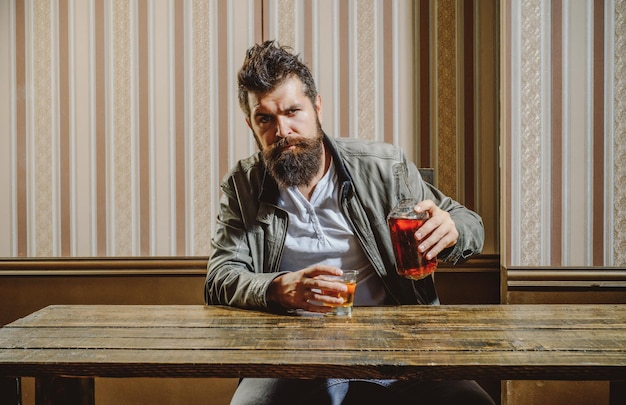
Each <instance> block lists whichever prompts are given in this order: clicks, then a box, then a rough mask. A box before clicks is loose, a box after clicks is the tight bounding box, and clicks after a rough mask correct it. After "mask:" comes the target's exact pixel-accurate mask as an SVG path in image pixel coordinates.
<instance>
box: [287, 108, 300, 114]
mask: <svg viewBox="0 0 626 405" xmlns="http://www.w3.org/2000/svg"><path fill="white" fill-rule="evenodd" d="M297 112H298V109H297V108H292V109H291V110H289V111H287V114H289V115H295V114H296V113H297Z"/></svg>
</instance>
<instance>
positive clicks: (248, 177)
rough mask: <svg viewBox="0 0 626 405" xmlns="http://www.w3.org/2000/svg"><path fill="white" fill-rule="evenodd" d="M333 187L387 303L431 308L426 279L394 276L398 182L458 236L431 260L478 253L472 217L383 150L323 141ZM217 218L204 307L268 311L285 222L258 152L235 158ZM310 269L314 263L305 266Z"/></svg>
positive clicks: (479, 231)
mask: <svg viewBox="0 0 626 405" xmlns="http://www.w3.org/2000/svg"><path fill="white" fill-rule="evenodd" d="M324 141H325V143H326V146H327V147H328V148H329V150H330V152H331V154H332V155H333V161H334V164H335V168H336V171H337V176H338V180H339V185H340V188H341V189H340V193H339V195H340V199H341V201H340V206H341V207H342V211H343V213H344V215H345V216H346V218H347V220H348V222H349V223H350V224H351V225H352V228H353V231H354V232H355V235H356V236H357V237H358V239H359V241H360V242H361V245H362V247H363V250H364V251H365V253H366V254H367V256H368V258H369V260H370V262H371V263H372V266H373V267H374V269H375V271H376V273H378V275H379V277H380V279H381V280H382V282H383V284H384V286H385V289H386V292H387V300H388V301H389V302H388V303H389V304H394V305H398V304H437V303H438V302H439V300H438V298H437V293H436V291H435V286H434V280H433V277H427V278H425V279H422V280H419V281H412V280H408V279H406V278H404V277H401V276H398V275H397V273H396V271H395V260H394V256H393V250H392V246H391V240H390V236H389V228H388V226H387V214H388V213H389V211H390V210H391V209H392V208H393V206H394V205H396V203H397V197H396V196H397V187H398V181H406V182H407V183H408V186H409V189H410V192H411V194H412V195H413V197H414V198H415V199H416V200H418V201H422V200H425V199H431V200H433V201H435V203H436V204H437V205H438V206H439V207H440V208H442V209H443V210H446V211H448V212H449V213H450V215H451V217H452V219H453V220H454V222H455V225H456V227H457V229H458V231H459V239H458V241H457V243H456V245H454V246H453V247H450V248H448V249H446V250H444V251H443V252H441V253H440V254H439V258H440V259H443V260H444V261H449V262H452V263H457V262H459V261H464V260H466V259H467V258H469V257H470V256H472V255H474V254H477V253H479V252H480V251H481V249H482V246H483V242H484V229H483V224H482V220H481V218H480V216H478V215H477V214H476V213H474V212H472V211H471V210H469V209H467V208H466V207H464V206H462V205H460V204H459V203H457V202H455V201H454V200H452V199H451V198H449V197H446V196H445V195H443V194H442V193H441V192H440V191H439V190H437V189H436V188H434V187H433V186H431V185H429V184H428V183H426V182H424V181H423V180H422V178H421V176H420V175H419V172H418V170H417V167H416V166H415V165H414V164H413V163H411V162H409V161H407V159H406V156H405V155H404V153H403V152H402V151H401V150H400V149H399V148H397V147H395V146H393V145H390V144H383V143H375V142H367V141H363V140H354V139H348V138H333V139H331V138H329V137H326V136H325V137H324ZM221 188H222V197H221V199H220V212H219V214H218V218H217V229H216V231H215V235H214V236H213V239H212V252H211V256H210V258H209V263H208V272H207V277H206V282H205V288H204V298H205V301H206V303H207V304H222V305H232V306H236V307H242V308H250V309H266V310H279V308H270V307H269V305H268V303H267V302H266V300H265V294H266V291H267V289H268V287H269V284H270V282H271V281H272V280H273V279H274V278H276V277H278V276H279V275H280V274H281V273H280V270H279V269H280V261H281V257H282V253H283V245H284V241H285V236H286V233H287V223H288V216H287V213H286V212H285V211H283V210H282V209H281V208H279V207H277V205H276V202H277V199H278V195H279V193H278V186H277V185H276V182H275V181H274V180H273V179H272V177H271V176H270V175H269V173H268V172H267V171H266V169H265V165H264V163H263V160H262V158H261V155H260V153H257V154H255V155H253V156H251V157H249V158H247V159H244V160H241V161H239V162H238V164H237V165H236V166H235V167H234V168H233V169H232V170H231V172H230V173H229V174H228V175H227V176H226V177H225V179H224V181H223V182H222V185H221ZM311 264H314V263H311Z"/></svg>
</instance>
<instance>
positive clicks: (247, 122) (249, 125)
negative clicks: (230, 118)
mask: <svg viewBox="0 0 626 405" xmlns="http://www.w3.org/2000/svg"><path fill="white" fill-rule="evenodd" d="M246 124H248V128H250V129H252V124H251V123H250V118H246Z"/></svg>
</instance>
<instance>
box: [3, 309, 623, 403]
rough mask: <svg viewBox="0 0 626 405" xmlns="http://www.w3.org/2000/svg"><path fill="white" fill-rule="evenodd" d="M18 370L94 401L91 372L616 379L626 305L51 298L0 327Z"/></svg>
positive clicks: (41, 390) (42, 390)
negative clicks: (280, 304)
mask: <svg viewBox="0 0 626 405" xmlns="http://www.w3.org/2000/svg"><path fill="white" fill-rule="evenodd" d="M23 376H32V377H36V387H37V391H38V392H37V395H41V396H48V397H49V398H48V401H50V402H48V403H54V401H55V400H57V401H58V402H57V403H61V402H62V401H68V399H67V397H64V398H62V399H55V398H56V396H58V395H59V394H56V393H54V392H53V391H54V388H56V387H61V386H63V385H67V386H66V387H63V389H64V390H66V391H67V390H70V389H73V390H74V392H75V397H73V398H74V399H72V400H71V402H72V403H78V401H82V403H93V377H98V376H99V377H302V378H312V377H346V378H348V377H359V378H416V379H466V378H469V379H497V380H514V379H517V380H609V381H624V380H626V305H488V306H403V307H376V308H365V307H358V308H355V309H354V315H353V316H352V318H333V317H324V316H318V315H315V316H312V315H309V314H296V315H291V316H289V315H275V314H268V313H264V312H257V311H245V310H239V309H235V308H228V307H206V306H50V307H47V308H44V309H42V310H40V311H37V312H35V313H33V314H31V315H29V316H27V317H25V318H23V319H20V320H17V321H15V322H13V323H11V324H9V325H7V326H5V327H4V328H2V329H0V377H23ZM68 377H71V378H68ZM619 386H620V387H623V385H619ZM622 394H623V391H622ZM622 394H620V396H619V398H618V397H616V396H614V397H615V400H616V401H617V400H619V401H623V399H624V398H623V396H621V395H622ZM77 398H79V399H77ZM621 403H626V402H621Z"/></svg>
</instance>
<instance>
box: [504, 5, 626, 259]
mask: <svg viewBox="0 0 626 405" xmlns="http://www.w3.org/2000/svg"><path fill="white" fill-rule="evenodd" d="M502 4H503V12H502V22H503V24H502V33H503V34H502V56H503V58H502V94H503V98H502V116H501V117H502V122H501V124H502V125H501V129H502V131H501V142H502V146H503V147H502V150H501V151H502V162H503V166H502V169H503V176H502V181H503V183H502V190H503V193H502V213H503V216H502V226H503V228H502V229H503V232H502V236H503V246H506V249H503V251H502V254H503V258H504V260H503V263H504V264H505V265H506V266H522V267H533V266H535V267H536V266H600V267H601V266H622V267H623V266H626V235H625V234H624V232H623V229H624V224H626V205H625V204H626V188H625V187H624V184H626V183H625V182H626V169H625V167H626V166H625V165H624V159H625V158H626V126H625V121H624V116H625V114H626V109H625V105H626V104H625V102H624V100H625V99H626V98H625V96H626V57H625V56H624V55H626V53H625V52H624V51H625V49H624V43H625V39H626V25H624V18H625V17H626V14H625V13H626V2H625V1H623V0H614V1H591V0H586V1H582V0H581V1H561V0H557V1H548V0H535V1H523V2H518V1H509V0H507V1H504V2H502Z"/></svg>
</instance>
